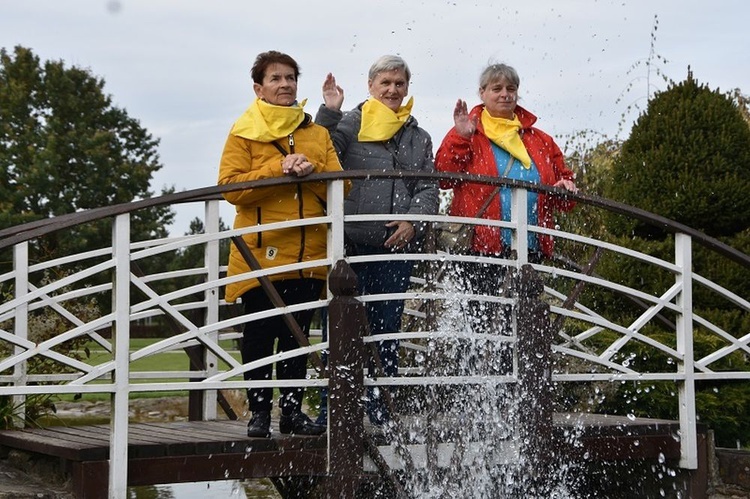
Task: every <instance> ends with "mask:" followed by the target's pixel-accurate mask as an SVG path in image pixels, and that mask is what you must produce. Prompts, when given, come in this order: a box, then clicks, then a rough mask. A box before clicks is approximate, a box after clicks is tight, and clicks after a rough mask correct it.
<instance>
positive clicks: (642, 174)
mask: <svg viewBox="0 0 750 499" xmlns="http://www.w3.org/2000/svg"><path fill="white" fill-rule="evenodd" d="M613 166H614V168H613V175H612V182H611V183H610V184H609V187H608V188H607V189H606V195H607V196H608V197H610V198H612V199H614V200H617V201H621V202H623V203H626V204H630V205H633V206H637V207H639V208H642V209H645V210H647V211H651V212H654V213H656V214H659V215H662V216H664V217H667V218H670V219H673V220H676V221H678V222H681V223H684V224H685V225H688V226H690V227H693V228H696V229H698V230H701V231H703V232H705V233H707V234H709V235H712V236H731V235H733V234H735V233H737V232H739V231H741V230H744V229H746V228H747V227H748V225H750V196H748V195H747V193H748V192H750V127H748V126H747V124H746V123H745V121H744V120H743V118H742V115H741V114H740V112H739V111H738V108H737V104H736V103H735V102H733V101H732V99H731V98H729V97H728V96H727V95H724V94H722V93H720V92H719V91H718V90H717V91H712V90H709V89H708V87H706V86H705V85H699V84H698V83H697V82H696V81H695V80H694V79H693V77H692V75H691V74H689V75H688V78H687V79H686V80H685V81H683V82H681V83H679V84H677V85H672V86H671V87H670V88H669V89H667V90H666V91H664V92H661V93H658V94H657V95H656V96H655V97H654V98H653V100H651V102H650V103H649V105H648V109H647V111H646V113H644V114H642V115H641V116H640V118H639V119H638V120H637V122H636V123H635V125H634V126H633V129H632V132H631V135H630V137H629V138H628V139H627V140H626V141H625V142H624V144H623V147H622V153H621V154H620V155H619V156H618V157H617V158H616V159H615V161H614V165H613ZM608 228H609V230H610V231H613V232H615V233H617V234H621V235H630V234H632V233H635V234H639V235H643V236H646V237H655V236H656V237H658V236H661V234H659V233H658V231H655V230H654V229H652V228H650V227H646V226H645V225H643V224H641V223H639V222H636V221H633V220H629V221H622V220H618V219H612V220H610V221H609V222H608Z"/></svg>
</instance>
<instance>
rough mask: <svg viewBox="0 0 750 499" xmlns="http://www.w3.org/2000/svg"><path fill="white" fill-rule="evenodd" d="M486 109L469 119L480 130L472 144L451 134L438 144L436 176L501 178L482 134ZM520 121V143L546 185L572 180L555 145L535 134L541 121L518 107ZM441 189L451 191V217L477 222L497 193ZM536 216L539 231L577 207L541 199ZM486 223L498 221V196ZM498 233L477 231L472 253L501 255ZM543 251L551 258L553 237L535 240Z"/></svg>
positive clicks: (480, 188) (461, 186)
mask: <svg viewBox="0 0 750 499" xmlns="http://www.w3.org/2000/svg"><path fill="white" fill-rule="evenodd" d="M483 109H484V106H483V105H481V104H480V105H478V106H476V107H474V109H472V110H471V112H470V113H469V117H470V119H473V120H474V119H475V120H476V123H477V129H476V131H475V132H474V134H473V135H472V136H471V138H465V137H462V136H461V135H459V134H458V133H457V132H456V129H455V128H451V129H450V131H449V132H448V134H447V135H446V136H445V138H444V139H443V143H442V144H440V148H439V149H438V151H437V155H436V156H435V167H436V168H437V170H438V171H443V172H455V173H471V174H474V175H485V176H491V177H497V176H498V172H497V165H496V163H495V154H494V152H493V151H492V145H491V143H490V140H489V139H488V138H487V136H486V135H485V134H484V128H483V127H482V120H481V115H482V110H483ZM515 113H516V116H518V119H519V121H520V122H521V130H520V131H519V133H520V134H521V140H522V141H523V143H524V145H525V146H526V150H527V151H528V153H529V156H531V159H532V160H534V163H535V164H536V166H537V168H538V169H539V176H540V178H541V181H542V184H543V185H554V184H555V183H556V182H557V181H558V180H561V179H569V180H572V179H573V178H574V173H573V172H572V171H571V170H569V169H568V168H566V167H565V161H564V159H563V154H562V151H560V148H559V147H558V146H557V144H555V141H554V140H553V139H552V137H550V136H549V135H547V134H546V133H544V132H542V131H541V130H539V129H538V128H534V126H533V125H534V123H535V122H536V120H537V118H536V116H534V115H533V114H531V113H530V112H529V111H527V110H525V109H524V108H522V107H521V106H516V109H515ZM440 187H441V188H443V189H453V203H452V204H451V209H450V214H451V215H453V216H461V217H473V216H476V214H477V212H478V211H479V209H480V208H481V206H482V204H483V203H484V201H485V200H486V199H487V197H488V196H489V195H490V194H492V191H493V190H494V187H493V186H491V185H487V184H478V183H475V182H454V181H450V180H444V181H441V182H440ZM537 203H538V206H537V213H538V217H539V225H540V226H542V227H552V226H553V225H554V220H553V216H552V213H553V212H554V211H569V210H571V209H572V208H573V206H575V202H574V201H571V200H567V199H563V198H561V197H558V196H549V195H547V194H544V193H541V192H540V193H539V196H538V198H537ZM482 218H487V219H492V220H500V219H501V218H500V196H495V199H493V200H492V201H491V202H490V205H489V206H488V207H487V210H486V211H485V213H484V215H483V217H482ZM500 231H501V229H500V228H499V227H489V226H486V225H478V226H477V227H476V230H475V231H474V240H473V242H472V249H473V250H474V251H477V252H480V253H490V254H496V253H500V252H501V251H502V249H503V248H502V238H501V236H500ZM537 236H538V240H539V246H540V248H541V250H542V253H543V254H544V255H545V256H551V255H552V250H553V241H552V238H551V237H550V236H547V235H543V234H537Z"/></svg>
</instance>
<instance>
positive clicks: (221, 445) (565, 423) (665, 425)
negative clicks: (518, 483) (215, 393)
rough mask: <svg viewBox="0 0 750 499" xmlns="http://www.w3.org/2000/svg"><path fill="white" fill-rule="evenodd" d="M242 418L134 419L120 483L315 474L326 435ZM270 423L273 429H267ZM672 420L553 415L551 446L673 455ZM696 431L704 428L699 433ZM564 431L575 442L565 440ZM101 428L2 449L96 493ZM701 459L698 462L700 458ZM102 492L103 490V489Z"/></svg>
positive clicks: (42, 433) (103, 459)
mask: <svg viewBox="0 0 750 499" xmlns="http://www.w3.org/2000/svg"><path fill="white" fill-rule="evenodd" d="M245 425H246V422H245V421H226V420H219V421H190V422H170V423H134V424H131V425H130V426H129V433H128V444H129V445H128V459H129V463H128V484H129V485H133V486H135V485H152V484H159V483H177V482H192V481H212V480H226V479H240V478H261V477H284V476H322V475H325V474H326V468H327V463H326V450H327V438H326V437H325V436H320V437H295V436H287V435H281V434H279V433H278V432H274V434H273V437H272V438H270V439H264V438H248V437H246V436H245V429H246V426H245ZM274 427H275V426H274ZM678 429H679V425H678V423H677V422H675V421H668V420H655V419H641V418H636V419H629V418H626V417H618V416H604V415H596V414H586V415H581V414H555V417H554V433H555V434H556V438H555V440H556V443H557V444H560V443H561V442H562V445H563V449H561V450H562V452H563V453H565V454H569V455H570V457H571V458H576V457H580V456H582V455H583V454H585V453H588V454H587V458H588V459H597V460H625V459H639V458H659V457H660V454H661V455H662V456H663V458H666V459H670V460H672V459H678V458H679V456H680V446H679V438H677V437H676V435H677V431H678ZM701 431H702V432H704V431H705V430H701ZM565 434H568V435H570V434H575V435H577V441H578V442H579V444H580V445H576V446H573V445H572V444H566V443H565V442H566V441H567V440H569V439H567V438H563V435H565ZM109 438H110V428H109V425H106V424H105V425H90V426H68V427H65V426H59V427H47V428H27V429H23V430H6V431H0V446H2V447H3V448H4V450H6V451H7V450H8V449H18V450H22V451H26V452H31V453H34V454H38V455H42V456H50V457H53V458H58V459H59V460H60V461H61V462H62V463H63V471H64V472H66V473H67V474H69V475H70V477H71V478H72V485H73V491H74V494H75V495H76V497H79V498H90V497H103V496H102V495H101V494H102V491H106V490H107V486H108V478H107V477H108V461H107V459H108V457H109ZM704 461H705V460H704ZM105 495H106V492H105Z"/></svg>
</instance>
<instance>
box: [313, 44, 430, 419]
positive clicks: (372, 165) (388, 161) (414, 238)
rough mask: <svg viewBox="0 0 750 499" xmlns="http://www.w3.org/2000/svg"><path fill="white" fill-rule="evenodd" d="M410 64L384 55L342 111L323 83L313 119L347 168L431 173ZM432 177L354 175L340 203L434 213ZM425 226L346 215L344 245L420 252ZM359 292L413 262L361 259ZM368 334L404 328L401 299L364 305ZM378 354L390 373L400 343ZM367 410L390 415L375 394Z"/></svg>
mask: <svg viewBox="0 0 750 499" xmlns="http://www.w3.org/2000/svg"><path fill="white" fill-rule="evenodd" d="M410 79H411V71H410V70H409V66H407V64H406V62H405V61H404V60H403V59H402V58H401V57H398V56H394V55H386V56H383V57H381V58H379V59H378V60H377V61H375V63H374V64H373V65H372V67H370V71H369V74H368V82H367V85H368V90H369V93H370V97H369V98H368V99H367V100H366V101H365V102H363V103H361V104H359V105H358V106H357V107H355V108H354V109H352V110H351V111H349V112H347V113H342V112H341V106H342V104H343V103H344V91H343V89H342V88H341V87H339V86H338V85H337V84H336V79H335V78H334V77H333V75H332V74H328V76H327V77H326V80H325V82H324V84H323V101H324V104H323V105H322V106H321V107H320V109H319V111H318V113H317V116H316V117H315V121H316V123H318V124H320V125H323V126H324V127H326V128H327V129H328V131H329V132H330V133H331V138H332V139H333V145H334V147H335V149H336V151H337V152H338V154H339V159H340V160H341V164H342V166H343V168H344V169H345V170H370V171H379V172H381V171H398V170H402V171H421V172H434V171H435V165H434V163H433V154H432V139H431V138H430V135H429V134H428V133H427V132H426V131H425V130H423V129H422V128H420V127H419V126H418V124H417V120H416V119H414V117H413V116H411V108H412V103H413V101H412V99H409V101H408V102H407V103H406V104H405V105H404V99H405V98H406V96H407V94H408V92H409V80H410ZM438 202H439V201H438V185H437V182H436V181H432V180H422V179H395V180H390V179H366V180H365V179H362V180H355V181H354V182H353V185H352V190H351V191H350V193H349V195H348V196H347V198H346V200H345V202H344V210H345V213H346V214H347V215H363V214H386V213H392V214H407V213H408V214H413V215H434V214H435V213H437V210H438ZM426 227H427V225H426V224H425V223H419V222H411V221H405V220H392V221H389V222H386V223H383V222H382V221H373V222H350V223H348V224H347V225H346V227H345V232H346V237H347V240H348V243H349V246H348V249H347V251H349V252H352V253H353V254H356V255H372V254H380V253H392V252H401V251H409V252H413V251H419V250H420V248H421V244H422V240H423V236H424V233H425V231H426ZM352 267H353V269H354V271H355V272H356V274H357V278H358V281H359V288H360V293H361V294H363V295H364V294H382V293H403V292H404V291H406V289H407V288H408V286H409V277H410V276H411V270H412V263H411V262H410V261H402V260H386V261H380V262H373V263H358V264H355V265H353V266H352ZM367 309H368V310H367V312H368V318H369V321H370V332H371V334H382V333H394V332H398V331H400V329H401V314H402V312H403V309H404V302H403V301H402V300H386V301H379V302H370V303H368V304H367ZM379 353H380V360H381V362H382V364H383V368H384V371H385V374H386V375H387V376H395V375H397V374H398V342H396V341H381V342H380V343H379ZM367 413H368V416H369V418H370V421H371V422H372V423H373V424H376V425H381V424H383V423H384V422H386V421H388V419H389V414H388V412H387V409H386V408H385V406H384V405H383V403H382V400H381V399H380V397H378V396H376V395H375V394H374V393H373V392H372V391H370V392H369V393H368V401H367Z"/></svg>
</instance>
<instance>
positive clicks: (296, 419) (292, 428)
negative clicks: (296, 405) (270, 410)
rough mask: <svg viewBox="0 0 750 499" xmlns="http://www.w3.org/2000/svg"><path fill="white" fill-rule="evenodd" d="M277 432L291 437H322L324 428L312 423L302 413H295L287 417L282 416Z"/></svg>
mask: <svg viewBox="0 0 750 499" xmlns="http://www.w3.org/2000/svg"><path fill="white" fill-rule="evenodd" d="M279 431H280V432H281V433H291V434H293V435H322V434H323V433H325V431H326V426H325V425H322V424H318V423H315V422H313V420H311V419H310V418H308V417H307V415H306V414H305V413H303V412H295V413H292V414H291V415H289V416H284V415H283V414H282V416H281V421H279Z"/></svg>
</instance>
